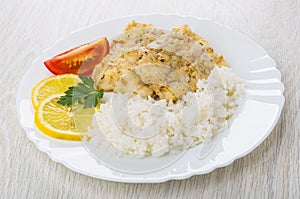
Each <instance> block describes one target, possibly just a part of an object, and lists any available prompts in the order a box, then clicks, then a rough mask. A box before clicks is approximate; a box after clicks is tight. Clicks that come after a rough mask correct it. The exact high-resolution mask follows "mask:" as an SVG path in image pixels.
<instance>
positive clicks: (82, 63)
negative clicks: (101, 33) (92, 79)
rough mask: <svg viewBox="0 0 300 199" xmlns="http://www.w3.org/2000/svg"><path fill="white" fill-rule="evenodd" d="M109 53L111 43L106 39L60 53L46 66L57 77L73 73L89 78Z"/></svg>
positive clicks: (47, 62)
mask: <svg viewBox="0 0 300 199" xmlns="http://www.w3.org/2000/svg"><path fill="white" fill-rule="evenodd" d="M108 53H109V42H108V40H107V38H106V37H104V38H102V39H99V40H97V41H94V42H91V43H87V44H83V45H81V46H77V47H75V48H72V49H70V50H67V51H65V52H63V53H60V54H58V55H56V56H55V57H53V58H52V59H49V60H47V61H45V62H44V64H45V66H46V67H47V69H48V70H49V71H50V72H52V73H53V74H55V75H59V74H66V73H73V74H78V75H84V76H89V75H91V74H92V72H93V70H94V68H95V66H96V65H97V64H98V63H100V62H101V61H102V59H103V57H104V56H105V55H107V54H108Z"/></svg>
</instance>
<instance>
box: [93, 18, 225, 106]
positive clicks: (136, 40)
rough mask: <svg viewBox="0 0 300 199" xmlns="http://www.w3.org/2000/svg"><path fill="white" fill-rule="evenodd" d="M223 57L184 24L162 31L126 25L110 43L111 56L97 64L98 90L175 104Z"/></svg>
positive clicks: (205, 76)
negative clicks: (129, 94) (151, 98)
mask: <svg viewBox="0 0 300 199" xmlns="http://www.w3.org/2000/svg"><path fill="white" fill-rule="evenodd" d="M225 64H226V62H225V60H224V58H223V57H222V56H220V55H218V54H216V53H214V52H213V50H212V48H211V47H210V46H209V45H208V43H207V42H206V41H205V40H204V39H203V38H202V37H200V36H198V35H197V34H196V33H193V32H192V31H191V29H190V28H189V27H188V26H187V25H183V26H180V27H178V28H174V29H173V30H172V32H165V31H163V30H160V29H158V28H156V27H154V26H153V25H150V24H140V23H136V22H135V21H132V22H130V23H129V24H128V25H127V26H126V27H125V32H124V33H123V34H122V35H121V36H119V37H118V38H116V39H115V40H114V41H113V42H112V47H111V53H110V54H109V55H107V56H106V57H105V58H104V59H103V61H102V62H101V63H100V64H98V65H97V66H96V67H95V69H94V72H93V79H94V81H95V85H96V87H97V88H98V89H100V88H101V89H104V90H105V91H114V92H120V93H131V94H139V95H141V96H143V97H147V96H151V97H153V98H156V99H166V100H168V101H169V100H173V101H176V100H177V99H180V98H181V97H182V96H183V95H184V94H185V93H186V92H187V91H195V90H196V89H197V87H196V84H197V81H198V80H199V79H206V78H207V77H208V76H209V73H210V71H211V70H212V69H213V68H214V67H215V65H217V66H220V65H225Z"/></svg>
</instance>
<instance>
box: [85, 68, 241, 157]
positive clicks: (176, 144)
mask: <svg viewBox="0 0 300 199" xmlns="http://www.w3.org/2000/svg"><path fill="white" fill-rule="evenodd" d="M243 95H244V85H243V82H242V81H241V80H240V79H239V78H238V77H237V76H236V75H235V74H234V73H233V72H232V70H231V69H230V68H228V67H220V68H219V67H215V68H214V69H213V70H212V71H211V73H210V75H209V77H208V78H207V80H205V79H204V80H199V81H198V83H197V90H196V91H195V92H192V91H190V92H187V93H186V94H185V95H184V96H183V97H182V99H180V100H178V101H177V102H176V103H174V102H172V101H169V102H168V101H166V100H155V99H153V98H151V97H150V96H149V97H148V98H147V99H144V98H142V97H141V96H139V95H133V96H130V95H129V94H117V93H111V94H110V95H105V99H104V101H105V102H104V103H102V104H101V106H100V111H99V112H96V113H95V114H94V122H95V125H96V127H95V128H93V129H90V130H89V132H88V136H89V143H90V144H92V145H93V146H94V147H96V148H98V149H103V150H108V148H109V147H111V148H114V149H118V151H119V154H120V155H125V154H130V155H135V156H138V157H147V156H154V157H159V156H162V155H166V154H176V153H179V152H181V151H183V150H186V149H188V148H191V147H195V146H197V145H199V144H202V143H204V142H205V141H206V140H208V139H210V138H211V137H212V136H215V135H217V134H218V133H220V132H221V131H223V130H224V129H225V128H226V127H227V126H228V122H229V121H230V118H232V116H233V115H234V114H235V113H236V112H237V110H238V107H239V105H240V104H241V101H242V99H243ZM107 143H109V144H107Z"/></svg>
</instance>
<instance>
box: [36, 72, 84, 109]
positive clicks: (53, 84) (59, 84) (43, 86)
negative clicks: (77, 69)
mask: <svg viewBox="0 0 300 199" xmlns="http://www.w3.org/2000/svg"><path fill="white" fill-rule="evenodd" d="M77 82H78V76H77V75H74V74H64V75H57V76H50V77H48V78H45V79H43V80H41V81H40V82H39V83H38V84H36V85H35V86H34V87H33V89H32V91H31V100H32V105H33V107H34V108H35V109H36V108H37V107H38V105H39V103H40V102H41V101H43V100H44V99H46V98H47V97H49V96H50V95H52V94H63V93H64V92H65V91H66V90H67V89H68V88H69V87H71V86H74V85H75V84H77Z"/></svg>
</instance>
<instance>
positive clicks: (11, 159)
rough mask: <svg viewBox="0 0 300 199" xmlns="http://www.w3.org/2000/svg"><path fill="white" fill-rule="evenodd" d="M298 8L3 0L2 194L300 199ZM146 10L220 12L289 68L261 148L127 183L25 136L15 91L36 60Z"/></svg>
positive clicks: (288, 2) (283, 2)
mask: <svg viewBox="0 0 300 199" xmlns="http://www.w3.org/2000/svg"><path fill="white" fill-rule="evenodd" d="M299 10H300V2H299V1H298V0H277V1H268V0H261V1H258V0H255V1H243V0H227V1H207V0H206V1H203V0H201V1H197V0H190V1H180V0H176V1H175V0H174V1H171V0H170V1H166V0H152V1H134V0H127V1H122V0H109V1H96V0H88V1H79V0H75V1H71V0H62V1H60V0H53V1H50V0H48V1H38V0H32V1H17V0H10V1H4V2H1V12H0V28H1V30H0V44H1V47H0V56H1V64H0V74H1V75H2V78H1V79H0V90H1V92H2V95H1V96H0V110H1V112H0V136H1V139H0V169H1V170H0V198H2V197H3V198H44V197H45V198H96V197H98V198H99V197H101V198H299V192H300V190H299V189H300V188H299V187H300V157H299V154H300V143H299V142H300V137H299V133H300V104H299V102H300V78H299V74H300V50H299V46H300V39H299V37H300V35H299V32H300V14H299ZM138 13H144V14H147V13H178V14H182V15H194V16H198V17H205V18H211V19H214V20H217V21H219V22H220V23H223V24H225V25H227V26H230V27H232V28H234V29H237V30H238V31H240V32H242V33H244V34H246V35H248V36H249V37H250V38H252V39H254V40H255V41H256V42H258V43H259V44H260V45H262V46H263V47H264V48H265V49H266V50H267V51H268V52H269V54H270V55H271V56H272V57H273V58H274V59H275V60H276V62H277V64H278V68H279V69H280V70H281V72H282V79H283V82H284V84H285V87H286V90H285V97H286V105H285V107H284V110H283V114H282V117H281V119H280V121H279V123H278V125H277V126H276V128H275V129H274V131H273V132H272V134H271V135H270V136H269V137H268V138H267V139H266V140H265V141H264V142H263V143H262V144H261V145H260V146H259V147H258V148H257V149H255V150H254V151H253V152H252V153H250V154H249V155H247V156H246V157H244V158H242V159H239V160H237V161H235V162H234V163H233V164H231V165H230V166H228V167H226V168H221V169H217V170H216V171H214V172H212V173H210V174H207V175H202V176H194V177H192V178H189V179H187V180H182V181H169V182H166V183H161V184H126V183H114V182H107V181H102V180H98V179H93V178H90V177H86V176H83V175H80V174H77V173H75V172H73V171H70V170H68V169H67V168H65V167H64V166H62V165H60V164H57V163H54V162H52V161H51V160H50V159H49V158H48V156H47V155H45V154H44V153H42V152H40V151H39V150H38V149H37V148H36V147H35V146H34V144H33V143H31V142H30V141H29V140H28V139H27V138H26V136H25V132H24V131H23V130H22V128H21V127H20V125H19V124H18V122H17V113H16V107H15V92H16V88H17V86H18V84H19V82H20V79H21V77H22V75H23V74H24V72H25V71H26V70H27V69H28V67H29V66H30V63H31V62H32V60H33V59H34V58H35V57H37V56H38V55H39V54H40V53H41V52H42V51H43V49H45V48H47V47H48V46H50V45H52V44H53V43H54V42H55V41H56V40H57V39H59V38H61V37H63V36H65V35H67V34H68V33H69V32H71V31H74V30H76V29H79V28H82V27H84V26H86V25H89V24H93V23H96V22H98V21H101V20H104V19H109V18H114V17H120V16H126V15H132V14H138ZM104 28H105V27H104Z"/></svg>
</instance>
